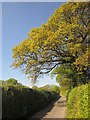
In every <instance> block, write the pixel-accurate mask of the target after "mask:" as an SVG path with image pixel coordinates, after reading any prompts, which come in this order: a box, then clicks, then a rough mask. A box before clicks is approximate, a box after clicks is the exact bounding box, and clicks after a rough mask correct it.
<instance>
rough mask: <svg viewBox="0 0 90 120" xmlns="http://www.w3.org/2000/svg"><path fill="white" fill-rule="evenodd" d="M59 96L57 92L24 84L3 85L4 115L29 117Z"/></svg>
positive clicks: (5, 117) (8, 116)
mask: <svg viewBox="0 0 90 120" xmlns="http://www.w3.org/2000/svg"><path fill="white" fill-rule="evenodd" d="M57 97H58V95H57V94H56V93H55V92H47V91H37V90H33V89H30V88H25V87H22V86H3V87H2V117H3V119H7V118H16V119H17V118H28V117H30V115H32V114H34V113H35V112H37V111H38V110H40V109H42V108H44V107H45V106H46V105H48V104H49V103H50V102H52V101H54V100H55V99H56V98H57Z"/></svg>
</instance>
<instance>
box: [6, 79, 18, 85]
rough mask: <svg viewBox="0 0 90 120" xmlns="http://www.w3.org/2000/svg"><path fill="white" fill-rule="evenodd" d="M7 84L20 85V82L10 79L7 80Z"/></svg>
mask: <svg viewBox="0 0 90 120" xmlns="http://www.w3.org/2000/svg"><path fill="white" fill-rule="evenodd" d="M5 82H6V84H11V85H18V81H17V80H16V79H14V78H10V79H8V80H6V81H5Z"/></svg>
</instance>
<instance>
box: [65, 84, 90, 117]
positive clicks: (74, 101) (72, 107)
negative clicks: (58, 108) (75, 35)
mask: <svg viewBox="0 0 90 120" xmlns="http://www.w3.org/2000/svg"><path fill="white" fill-rule="evenodd" d="M89 88H90V84H86V85H81V86H78V87H76V88H74V89H72V90H71V92H70V93H69V96H68V100H67V118H90V114H89V113H90V107H89V98H90V94H89Z"/></svg>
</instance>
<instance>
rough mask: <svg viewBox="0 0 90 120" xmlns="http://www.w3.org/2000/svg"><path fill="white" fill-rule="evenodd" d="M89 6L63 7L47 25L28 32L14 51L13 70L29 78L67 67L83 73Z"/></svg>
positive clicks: (87, 39) (68, 4)
mask: <svg viewBox="0 0 90 120" xmlns="http://www.w3.org/2000/svg"><path fill="white" fill-rule="evenodd" d="M89 5H90V3H89V2H88V3H74V2H73V3H66V4H63V5H61V6H60V7H59V8H58V9H57V10H56V11H55V12H54V14H53V15H52V16H51V17H50V18H49V20H48V21H47V23H46V24H42V25H41V26H40V27H38V28H33V29H31V30H30V32H29V33H28V37H27V38H26V39H25V40H24V41H23V42H21V43H20V44H19V45H18V46H16V47H15V48H13V58H14V60H15V61H14V63H13V67H15V68H18V67H20V68H21V69H22V70H24V72H25V73H26V74H28V75H29V76H30V77H31V78H38V76H39V75H41V74H43V73H49V72H50V71H52V70H53V69H54V68H56V67H57V68H58V67H59V66H60V64H66V63H71V64H73V65H75V66H76V68H77V70H78V72H82V73H85V72H86V71H87V69H88V62H87V59H88V51H87V44H88V42H89V38H90V34H89V31H90V21H89V14H88V6H89Z"/></svg>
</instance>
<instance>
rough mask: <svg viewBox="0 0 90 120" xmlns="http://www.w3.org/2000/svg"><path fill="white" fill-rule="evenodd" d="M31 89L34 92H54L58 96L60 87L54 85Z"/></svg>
mask: <svg viewBox="0 0 90 120" xmlns="http://www.w3.org/2000/svg"><path fill="white" fill-rule="evenodd" d="M32 89H34V90H39V91H42V90H43V91H49V92H52V91H54V92H56V93H57V94H60V87H59V86H56V85H45V86H43V87H37V86H33V87H32Z"/></svg>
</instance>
